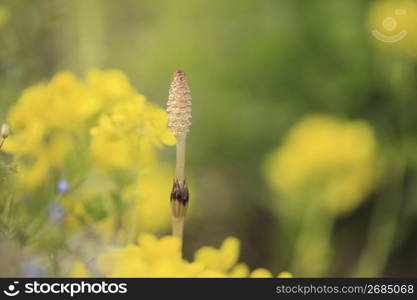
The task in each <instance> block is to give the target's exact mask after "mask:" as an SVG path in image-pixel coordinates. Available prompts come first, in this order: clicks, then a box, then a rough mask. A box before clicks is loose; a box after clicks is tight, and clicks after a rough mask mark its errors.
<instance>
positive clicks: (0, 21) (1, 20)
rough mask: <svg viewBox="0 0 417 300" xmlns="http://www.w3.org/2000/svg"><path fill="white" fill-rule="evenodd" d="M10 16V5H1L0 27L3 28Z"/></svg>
mask: <svg viewBox="0 0 417 300" xmlns="http://www.w3.org/2000/svg"><path fill="white" fill-rule="evenodd" d="M9 18H10V10H9V8H8V7H6V6H4V5H1V6H0V29H1V28H3V27H4V26H5V25H6V24H7V23H8V22H9Z"/></svg>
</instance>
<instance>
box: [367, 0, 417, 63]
mask: <svg viewBox="0 0 417 300" xmlns="http://www.w3.org/2000/svg"><path fill="white" fill-rule="evenodd" d="M416 20H417V2H416V1H414V0H395V1H394V0H380V1H374V2H373V4H372V5H371V7H370V12H369V16H368V23H369V27H370V30H371V31H372V33H373V35H374V37H375V38H376V39H375V41H376V43H377V45H378V46H380V47H383V48H384V49H395V50H398V51H400V52H403V53H406V54H408V55H410V56H411V57H414V58H417V22H416Z"/></svg>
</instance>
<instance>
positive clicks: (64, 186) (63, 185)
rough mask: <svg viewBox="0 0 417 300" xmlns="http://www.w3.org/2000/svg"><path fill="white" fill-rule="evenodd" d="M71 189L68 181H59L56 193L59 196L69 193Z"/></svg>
mask: <svg viewBox="0 0 417 300" xmlns="http://www.w3.org/2000/svg"><path fill="white" fill-rule="evenodd" d="M68 189H69V184H68V181H66V180H65V179H60V180H59V181H58V184H57V185H56V191H57V193H58V194H60V195H61V194H64V193H65V192H66V191H68Z"/></svg>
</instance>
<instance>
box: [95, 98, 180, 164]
mask: <svg viewBox="0 0 417 300" xmlns="http://www.w3.org/2000/svg"><path fill="white" fill-rule="evenodd" d="M91 135H92V143H91V152H92V155H93V158H94V159H95V160H96V162H97V163H98V165H99V166H101V167H102V168H103V169H111V168H129V167H132V166H140V165H141V164H147V163H150V162H152V161H153V160H154V157H155V152H154V149H155V147H161V146H162V145H163V144H166V145H173V144H175V139H174V137H173V135H172V133H171V131H170V130H168V129H167V116H166V113H165V111H164V110H162V109H160V108H158V107H156V106H154V105H152V104H149V103H146V100H145V98H144V97H143V96H140V95H135V96H133V97H131V98H129V99H128V100H125V101H121V102H119V103H117V104H115V105H114V107H113V109H112V110H111V112H110V113H109V114H108V115H107V114H106V115H103V116H102V117H101V118H100V120H99V123H98V126H96V127H94V128H93V129H92V130H91Z"/></svg>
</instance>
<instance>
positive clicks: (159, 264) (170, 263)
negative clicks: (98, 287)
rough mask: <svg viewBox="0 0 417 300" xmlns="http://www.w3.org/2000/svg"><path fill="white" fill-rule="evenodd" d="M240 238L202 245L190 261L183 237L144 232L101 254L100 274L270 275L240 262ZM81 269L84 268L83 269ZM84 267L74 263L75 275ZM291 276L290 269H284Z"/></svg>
mask: <svg viewBox="0 0 417 300" xmlns="http://www.w3.org/2000/svg"><path fill="white" fill-rule="evenodd" d="M239 245H240V242H239V241H238V240H237V239H236V238H232V237H230V238H227V239H226V240H225V241H224V242H223V244H222V245H221V247H220V249H215V248H212V247H203V248H201V249H200V250H198V251H197V253H196V254H195V260H194V261H193V262H188V261H186V260H184V259H182V258H181V251H180V241H179V239H178V238H176V237H173V236H165V237H162V238H161V239H159V240H158V239H157V238H156V237H155V236H153V235H151V234H147V233H143V234H141V235H139V237H138V244H137V245H128V246H127V247H125V248H122V249H119V250H113V251H109V252H107V253H104V254H101V255H100V256H99V257H98V259H97V267H98V269H99V271H100V274H99V275H100V276H101V275H104V276H107V277H248V275H249V274H250V275H251V277H271V276H272V275H271V273H270V272H269V271H268V270H265V269H256V270H254V271H253V272H252V273H250V272H249V268H248V267H247V266H246V265H245V264H243V263H238V264H237V260H238V256H239V247H240V246H239ZM80 270H81V271H80ZM82 271H84V269H82V268H80V266H79V265H78V263H76V264H75V267H74V271H73V274H72V275H73V276H78V275H79V274H80V273H82ZM285 275H287V277H288V276H290V273H285Z"/></svg>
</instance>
